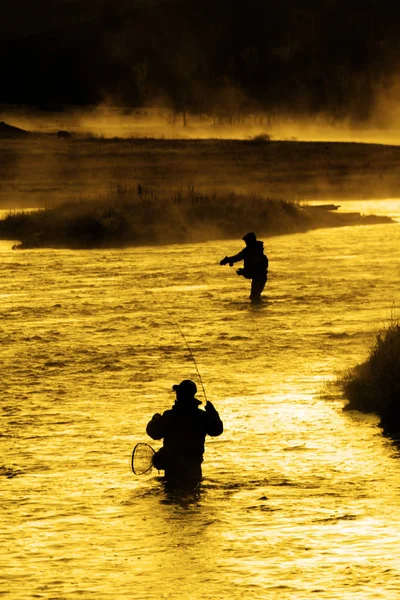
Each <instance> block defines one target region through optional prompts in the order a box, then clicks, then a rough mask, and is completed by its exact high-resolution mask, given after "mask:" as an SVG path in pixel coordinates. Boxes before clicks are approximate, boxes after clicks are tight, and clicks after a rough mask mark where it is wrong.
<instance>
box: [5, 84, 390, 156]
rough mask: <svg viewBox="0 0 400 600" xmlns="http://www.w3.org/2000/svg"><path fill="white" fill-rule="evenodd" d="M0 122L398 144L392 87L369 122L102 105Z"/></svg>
mask: <svg viewBox="0 0 400 600" xmlns="http://www.w3.org/2000/svg"><path fill="white" fill-rule="evenodd" d="M0 120H2V121H5V122H6V123H8V124H10V125H13V126H15V127H19V128H22V129H24V130H26V131H30V132H34V133H42V134H54V133H56V132H57V131H59V130H66V131H68V132H70V133H71V134H73V135H76V136H79V137H88V136H97V137H99V138H114V137H117V138H156V139H162V138H165V139H231V140H233V139H236V140H250V139H254V138H259V139H260V142H261V141H262V139H263V138H264V139H268V138H269V139H271V140H290V141H294V140H297V141H330V142H358V143H374V144H394V145H397V144H399V143H400V105H399V101H398V97H397V90H396V87H395V86H393V88H391V89H390V90H388V91H387V93H385V94H381V95H380V96H379V98H378V100H377V104H376V110H375V114H374V116H373V117H371V119H370V120H369V121H368V122H363V123H354V122H352V121H351V120H350V119H343V120H338V121H333V120H332V119H331V118H329V117H327V116H324V115H317V116H314V117H303V118H302V117H299V116H292V115H289V114H288V115H275V116H271V115H270V114H268V113H265V112H257V113H252V114H247V115H242V116H237V117H232V116H230V117H229V116H225V117H224V116H215V115H197V114H191V113H186V112H185V113H179V112H178V113H176V112H174V111H173V110H171V109H168V108H165V107H163V106H160V107H148V108H141V109H135V110H132V109H131V108H126V107H118V106H112V105H110V104H101V105H98V106H96V107H74V108H71V109H69V110H66V111H62V112H56V113H49V112H45V111H38V110H33V109H31V108H29V107H28V108H25V107H19V108H12V107H9V106H3V107H0Z"/></svg>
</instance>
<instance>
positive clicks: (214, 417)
mask: <svg viewBox="0 0 400 600" xmlns="http://www.w3.org/2000/svg"><path fill="white" fill-rule="evenodd" d="M206 415H207V423H206V427H207V431H206V433H207V434H208V435H211V436H212V437H216V436H217V435H221V433H222V432H223V431H224V425H223V423H222V421H221V419H220V416H219V414H218V411H217V410H216V408H215V407H214V405H213V404H212V403H211V402H210V401H208V402H207V404H206Z"/></svg>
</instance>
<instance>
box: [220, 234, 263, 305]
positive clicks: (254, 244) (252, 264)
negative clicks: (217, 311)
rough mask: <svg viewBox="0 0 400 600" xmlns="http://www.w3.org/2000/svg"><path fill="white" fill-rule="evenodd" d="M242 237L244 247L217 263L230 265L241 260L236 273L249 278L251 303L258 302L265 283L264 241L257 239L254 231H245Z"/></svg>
mask: <svg viewBox="0 0 400 600" xmlns="http://www.w3.org/2000/svg"><path fill="white" fill-rule="evenodd" d="M242 239H243V240H244V241H245V242H246V247H245V248H243V250H241V251H240V252H239V254H235V256H225V258H223V259H222V260H221V262H220V263H219V264H220V265H226V264H229V265H230V266H231V267H232V266H233V263H235V262H238V261H240V260H243V261H244V264H243V268H242V269H237V271H236V273H237V274H238V275H243V277H245V278H246V279H251V292H250V300H251V302H252V304H259V303H260V302H261V292H262V291H263V289H264V287H265V284H266V283H267V277H268V257H267V256H266V255H265V254H264V242H261V241H259V240H257V238H256V234H255V233H253V232H251V233H246V235H245V236H244V237H243V238H242Z"/></svg>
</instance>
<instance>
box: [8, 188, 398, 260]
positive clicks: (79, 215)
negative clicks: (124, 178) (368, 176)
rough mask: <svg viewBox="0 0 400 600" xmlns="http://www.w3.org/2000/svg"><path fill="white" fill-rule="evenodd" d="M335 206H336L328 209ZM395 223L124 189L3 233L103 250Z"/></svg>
mask: <svg viewBox="0 0 400 600" xmlns="http://www.w3.org/2000/svg"><path fill="white" fill-rule="evenodd" d="M328 208H329V207H328ZM378 222H379V223H380V222H381V223H384V222H391V219H390V218H387V217H374V216H368V217H363V216H362V215H360V214H359V213H338V212H336V211H331V210H328V209H326V208H325V207H322V210H321V209H317V207H311V206H307V205H300V204H298V203H295V202H287V201H285V200H279V199H270V198H264V197H261V196H257V195H254V194H247V195H245V194H235V193H225V194H217V193H214V194H208V193H202V192H198V191H196V190H195V189H194V188H189V189H187V190H185V191H182V190H178V191H175V192H164V193H160V192H154V191H151V190H146V189H143V188H142V187H141V186H140V185H139V186H138V188H137V189H131V188H124V187H123V186H118V187H116V188H115V189H114V190H111V191H110V193H109V194H108V196H107V197H105V198H103V199H97V200H91V201H90V200H86V201H84V200H81V201H79V202H64V203H63V204H60V205H58V206H55V207H50V208H46V209H41V210H38V211H32V212H23V211H19V212H11V213H9V214H8V215H7V216H6V217H5V218H4V219H2V220H0V238H2V239H11V240H18V242H19V243H18V244H16V246H15V247H18V248H37V247H68V248H101V247H103V248H104V247H123V246H132V245H135V246H136V245H146V244H166V243H186V242H199V241H206V240H213V239H222V238H237V237H239V238H241V237H242V236H243V233H245V232H246V231H253V230H254V231H256V232H257V233H258V234H259V235H264V236H271V235H281V234H286V233H296V232H303V231H308V230H310V229H316V228H319V227H339V226H343V225H360V224H365V223H378Z"/></svg>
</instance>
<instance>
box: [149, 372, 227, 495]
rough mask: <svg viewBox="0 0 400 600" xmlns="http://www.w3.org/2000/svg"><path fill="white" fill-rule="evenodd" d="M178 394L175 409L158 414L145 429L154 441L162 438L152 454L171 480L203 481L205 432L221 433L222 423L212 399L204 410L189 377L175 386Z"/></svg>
mask: <svg viewBox="0 0 400 600" xmlns="http://www.w3.org/2000/svg"><path fill="white" fill-rule="evenodd" d="M172 389H173V390H174V391H175V393H176V400H175V404H174V406H173V407H172V409H169V410H166V411H165V412H164V413H163V414H162V415H160V413H156V414H155V415H154V416H153V418H152V419H151V421H150V422H149V423H148V424H147V427H146V431H147V433H148V435H149V436H150V437H151V438H153V440H160V439H163V447H162V448H161V449H160V450H159V451H158V452H156V454H155V455H154V457H153V464H154V466H155V468H156V469H158V470H159V471H161V470H162V471H165V478H166V480H167V481H168V482H172V483H178V484H185V483H197V482H199V481H200V480H201V477H202V471H201V463H202V462H203V453H204V443H205V438H206V435H211V436H213V437H214V436H218V435H221V433H222V432H223V424H222V421H221V419H220V417H219V414H218V412H217V411H216V409H215V408H214V406H213V404H212V403H211V402H207V404H206V406H205V410H201V409H200V408H199V406H200V404H201V402H200V400H197V398H195V395H196V393H197V387H196V384H195V383H194V382H193V381H190V379H185V380H184V381H181V383H180V384H179V385H174V386H173V388H172Z"/></svg>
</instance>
